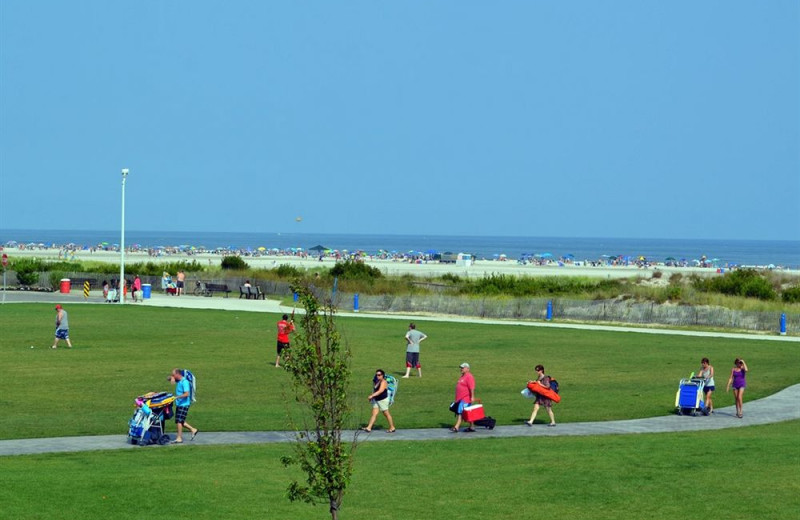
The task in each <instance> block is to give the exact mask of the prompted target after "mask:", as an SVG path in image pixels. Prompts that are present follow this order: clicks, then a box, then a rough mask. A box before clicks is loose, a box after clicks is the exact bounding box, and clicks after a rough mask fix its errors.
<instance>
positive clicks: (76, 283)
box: [69, 278, 97, 291]
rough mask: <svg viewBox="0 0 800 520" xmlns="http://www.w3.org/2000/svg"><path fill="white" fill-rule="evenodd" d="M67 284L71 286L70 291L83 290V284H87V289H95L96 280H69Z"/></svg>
mask: <svg viewBox="0 0 800 520" xmlns="http://www.w3.org/2000/svg"><path fill="white" fill-rule="evenodd" d="M69 282H70V284H71V287H70V289H71V290H76V289H77V290H81V291H82V290H83V283H84V282H89V287H90V288H92V287H94V288H96V287H97V278H70V279H69Z"/></svg>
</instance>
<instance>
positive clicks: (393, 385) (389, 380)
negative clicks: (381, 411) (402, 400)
mask: <svg viewBox="0 0 800 520" xmlns="http://www.w3.org/2000/svg"><path fill="white" fill-rule="evenodd" d="M383 378H384V379H385V380H386V391H387V393H388V395H389V406H391V405H393V404H394V396H395V395H396V394H397V386H398V384H399V383H398V382H397V378H396V377H394V376H390V375H389V374H385V375H384V376H383Z"/></svg>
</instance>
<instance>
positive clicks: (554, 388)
mask: <svg viewBox="0 0 800 520" xmlns="http://www.w3.org/2000/svg"><path fill="white" fill-rule="evenodd" d="M547 377H549V378H550V390H552V391H553V392H555V393H558V381H557V380H556V379H555V378H554V377H553V376H547Z"/></svg>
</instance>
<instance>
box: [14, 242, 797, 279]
mask: <svg viewBox="0 0 800 520" xmlns="http://www.w3.org/2000/svg"><path fill="white" fill-rule="evenodd" d="M3 252H4V253H6V254H8V255H9V258H12V259H14V258H38V259H43V260H44V259H46V260H54V261H57V260H59V250H58V249H52V248H51V249H23V250H19V249H17V248H9V247H6V248H5V249H4V251H3ZM222 258H223V257H222V255H220V254H216V253H197V254H192V255H189V254H185V253H180V254H165V255H161V256H151V255H149V254H147V252H144V251H138V252H136V251H134V252H128V253H126V254H125V263H126V264H133V263H137V262H154V263H167V262H177V261H181V260H185V261H190V262H191V261H196V262H198V263H200V264H201V265H204V266H206V265H208V266H218V265H219V264H220V262H221V261H222ZM242 258H243V260H244V261H245V262H247V264H248V265H249V266H250V267H252V268H255V269H273V268H276V267H278V266H280V265H282V264H286V265H291V266H294V267H297V268H299V269H307V270H309V269H319V268H331V267H332V266H333V265H334V264H335V263H336V259H335V258H333V257H325V258H324V259H323V260H322V261H320V260H319V259H318V258H312V257H300V256H292V255H263V256H245V257H242ZM68 259H70V260H72V259H74V260H76V261H93V262H108V263H115V264H119V260H120V254H119V252H116V251H102V250H98V251H93V252H92V251H89V250H79V251H75V252H74V254H73V253H69V255H68ZM366 262H367V263H368V264H369V265H371V266H374V267H377V268H378V269H380V270H381V271H382V272H383V273H384V274H387V275H406V274H410V275H414V276H418V277H421V278H434V277H439V276H442V275H444V274H447V273H452V274H455V275H458V276H462V277H472V278H476V277H478V278H479V277H483V276H486V275H490V274H492V273H495V274H506V275H515V276H586V277H592V278H632V277H640V278H650V277H652V275H653V273H654V272H655V271H662V272H663V273H665V274H666V273H681V274H699V275H704V276H711V275H717V274H719V273H718V271H717V269H716V268H708V267H707V268H703V267H673V266H665V265H653V266H650V267H644V268H642V267H638V266H636V265H629V266H624V265H620V266H607V265H604V266H598V267H592V266H589V265H582V264H581V265H575V264H564V265H559V264H558V263H557V262H553V263H550V264H548V265H535V264H527V265H522V264H520V263H517V262H515V261H498V260H477V261H476V262H475V263H474V264H472V265H470V266H463V265H457V264H444V263H439V262H433V261H430V262H422V263H411V262H408V261H400V260H384V259H367V260H366ZM780 272H781V273H784V274H789V275H793V276H800V271H797V270H781V271H780Z"/></svg>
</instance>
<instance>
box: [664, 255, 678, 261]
mask: <svg viewBox="0 0 800 520" xmlns="http://www.w3.org/2000/svg"><path fill="white" fill-rule="evenodd" d="M676 260H677V258H675V257H674V256H668V257H666V258H665V259H664V261H665V262H675V261H676Z"/></svg>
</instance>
